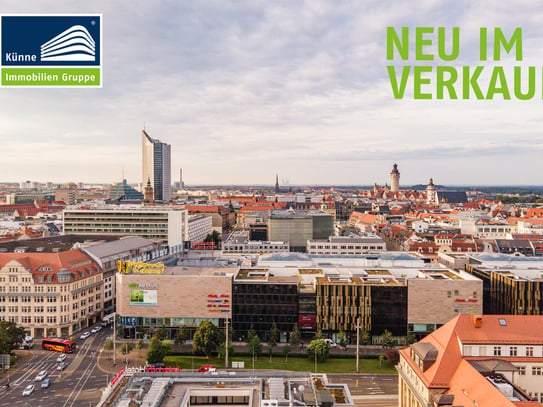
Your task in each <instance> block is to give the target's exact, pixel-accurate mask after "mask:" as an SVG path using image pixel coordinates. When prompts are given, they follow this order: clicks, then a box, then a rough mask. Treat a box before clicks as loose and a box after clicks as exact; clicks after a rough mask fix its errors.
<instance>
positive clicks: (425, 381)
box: [396, 315, 543, 407]
mask: <svg viewBox="0 0 543 407" xmlns="http://www.w3.org/2000/svg"><path fill="white" fill-rule="evenodd" d="M542 318H543V317H541V316H511V315H482V316H481V315H479V316H476V315H459V316H458V317H456V318H454V319H452V320H451V321H449V322H448V323H447V324H445V325H443V326H442V327H441V328H439V329H437V330H436V331H435V332H433V333H431V334H430V335H428V336H427V337H426V338H424V339H423V340H421V341H420V342H418V343H415V344H413V345H411V346H410V347H408V348H406V349H402V350H400V362H399V363H398V365H397V366H396V368H397V370H398V381H399V386H398V388H399V389H398V390H399V406H400V407H429V406H432V407H433V406H443V407H451V406H478V407H495V406H500V407H515V406H520V405H522V406H526V407H528V406H534V407H536V406H541V404H540V403H541V402H542V401H543V391H542V388H541V375H542V372H543V319H542Z"/></svg>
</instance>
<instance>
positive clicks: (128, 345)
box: [121, 342, 132, 355]
mask: <svg viewBox="0 0 543 407" xmlns="http://www.w3.org/2000/svg"><path fill="white" fill-rule="evenodd" d="M130 351H132V344H131V343H130V342H125V343H123V344H122V345H121V352H122V353H123V355H128V354H129V353H130Z"/></svg>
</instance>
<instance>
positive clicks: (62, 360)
mask: <svg viewBox="0 0 543 407" xmlns="http://www.w3.org/2000/svg"><path fill="white" fill-rule="evenodd" d="M67 357H68V356H66V354H65V353H61V354H60V355H58V358H57V363H60V362H64V361H65V360H66V358H67Z"/></svg>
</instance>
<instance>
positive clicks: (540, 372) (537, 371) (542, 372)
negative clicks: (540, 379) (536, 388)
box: [518, 366, 543, 376]
mask: <svg viewBox="0 0 543 407" xmlns="http://www.w3.org/2000/svg"><path fill="white" fill-rule="evenodd" d="M518 374H519V375H520V376H526V366H518ZM532 376H543V368H541V367H539V366H532Z"/></svg>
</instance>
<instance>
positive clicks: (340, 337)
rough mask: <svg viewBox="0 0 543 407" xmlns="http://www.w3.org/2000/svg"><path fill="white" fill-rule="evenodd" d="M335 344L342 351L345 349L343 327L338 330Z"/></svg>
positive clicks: (345, 341)
mask: <svg viewBox="0 0 543 407" xmlns="http://www.w3.org/2000/svg"><path fill="white" fill-rule="evenodd" d="M337 342H338V345H339V346H341V347H342V348H343V349H347V335H345V331H344V330H343V327H340V328H339V332H338V334H337Z"/></svg>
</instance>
